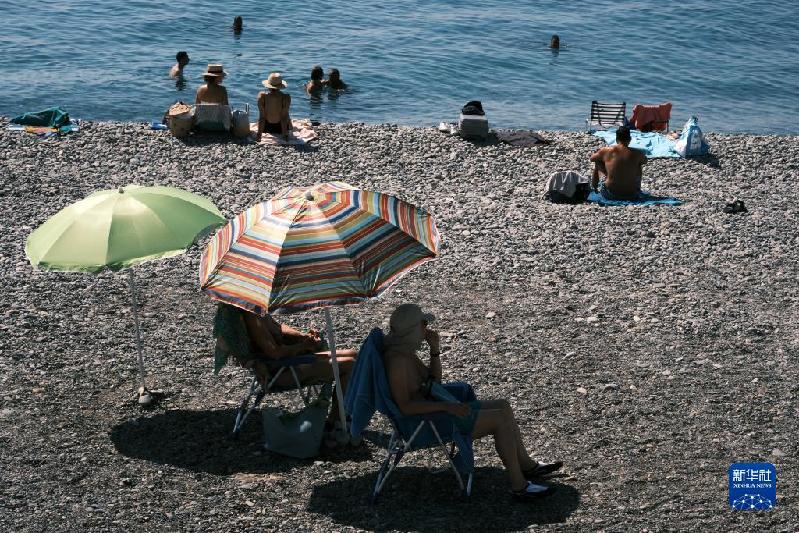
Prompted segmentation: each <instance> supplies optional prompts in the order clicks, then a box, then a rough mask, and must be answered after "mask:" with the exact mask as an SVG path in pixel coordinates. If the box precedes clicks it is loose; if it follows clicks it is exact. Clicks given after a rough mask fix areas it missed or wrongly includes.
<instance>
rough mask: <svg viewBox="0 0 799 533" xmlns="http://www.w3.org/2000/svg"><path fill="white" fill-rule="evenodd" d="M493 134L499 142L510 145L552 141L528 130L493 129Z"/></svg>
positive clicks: (521, 145)
mask: <svg viewBox="0 0 799 533" xmlns="http://www.w3.org/2000/svg"><path fill="white" fill-rule="evenodd" d="M494 134H495V135H496V136H497V140H498V141H499V142H503V143H505V144H510V145H511V146H519V147H526V146H534V145H536V144H549V143H550V142H552V141H548V140H547V139H544V138H543V137H542V136H541V135H540V134H538V133H536V132H534V131H530V130H494Z"/></svg>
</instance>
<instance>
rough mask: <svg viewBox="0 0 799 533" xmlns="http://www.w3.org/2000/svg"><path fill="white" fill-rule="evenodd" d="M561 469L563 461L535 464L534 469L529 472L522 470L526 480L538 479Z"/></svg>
mask: <svg viewBox="0 0 799 533" xmlns="http://www.w3.org/2000/svg"><path fill="white" fill-rule="evenodd" d="M561 468H563V461H555V462H552V463H536V465H535V468H531V469H530V470H522V474H523V475H524V478H525V479H527V480H531V479H538V478H540V477H542V476H546V475H547V474H551V473H552V472H557V471H558V470H560V469H561Z"/></svg>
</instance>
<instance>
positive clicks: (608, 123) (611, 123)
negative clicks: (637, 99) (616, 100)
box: [585, 100, 627, 131]
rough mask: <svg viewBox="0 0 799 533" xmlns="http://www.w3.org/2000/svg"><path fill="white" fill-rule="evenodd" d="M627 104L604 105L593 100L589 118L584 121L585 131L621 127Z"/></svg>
mask: <svg viewBox="0 0 799 533" xmlns="http://www.w3.org/2000/svg"><path fill="white" fill-rule="evenodd" d="M626 112H627V103H626V102H622V103H620V104H605V103H600V102H597V101H596V100H594V101H593V102H591V116H589V117H588V118H587V119H586V120H585V129H586V130H588V131H591V130H597V129H604V130H606V129H608V128H612V127H618V126H623V125H624V121H625V114H626Z"/></svg>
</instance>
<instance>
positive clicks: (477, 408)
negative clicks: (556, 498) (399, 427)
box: [383, 303, 563, 501]
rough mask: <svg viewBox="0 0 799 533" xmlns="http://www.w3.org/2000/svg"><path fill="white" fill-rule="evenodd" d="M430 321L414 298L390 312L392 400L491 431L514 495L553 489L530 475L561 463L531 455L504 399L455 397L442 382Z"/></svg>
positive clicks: (477, 431)
mask: <svg viewBox="0 0 799 533" xmlns="http://www.w3.org/2000/svg"><path fill="white" fill-rule="evenodd" d="M434 320H435V317H434V316H433V315H432V314H430V313H426V312H425V311H424V310H423V309H422V308H421V307H419V306H418V305H416V304H412V303H408V304H402V305H400V306H399V307H397V308H396V309H395V310H394V312H393V313H391V318H390V319H389V333H388V335H386V336H385V340H384V346H385V351H384V355H383V358H384V362H385V367H386V374H387V377H388V383H389V387H390V389H391V396H392V398H393V400H394V403H396V404H397V407H398V408H399V410H400V411H401V412H402V414H403V415H405V416H413V415H423V414H428V413H436V412H439V413H440V412H444V413H449V414H450V415H452V416H453V417H455V418H454V424H455V426H456V427H457V428H458V431H459V432H461V433H462V434H468V435H470V436H471V438H472V439H479V438H481V437H484V436H487V435H493V436H494V444H495V446H496V449H497V453H498V454H499V457H500V459H502V463H503V464H504V465H505V470H506V471H507V473H508V476H509V477H510V481H511V491H512V493H513V495H514V497H515V498H516V499H518V500H520V501H533V500H537V499H539V498H542V497H544V496H547V495H549V494H551V493H552V492H553V491H554V489H553V487H550V486H547V485H542V484H540V483H533V481H532V480H538V479H539V478H540V477H541V476H543V475H546V474H550V473H552V472H554V471H556V470H558V469H560V468H561V467H562V466H563V463H562V462H560V461H557V462H554V463H539V462H537V461H535V460H534V459H532V458H531V457H530V455H529V454H528V453H527V450H526V448H525V446H524V442H523V441H522V438H521V432H520V431H519V425H518V423H517V422H516V418H515V416H514V414H513V409H512V408H511V406H510V404H509V403H508V401H507V400H505V399H499V400H482V401H477V400H476V399H475V398H474V395H473V393H472V394H470V395H469V396H467V397H463V398H461V399H460V400H459V399H458V398H456V397H455V396H454V395H453V393H452V391H451V389H450V386H449V384H447V385H444V386H442V385H441V378H442V370H441V358H440V357H441V344H440V341H439V335H438V332H437V331H435V330H433V329H431V328H430V327H429V326H430V324H431V323H432V322H433V321H434ZM424 342H427V344H428V346H429V347H430V362H429V364H427V365H426V364H424V362H423V361H422V360H421V359H420V358H419V356H418V355H417V354H416V352H417V350H419V349H420V348H421V347H422V344H423V343H424Z"/></svg>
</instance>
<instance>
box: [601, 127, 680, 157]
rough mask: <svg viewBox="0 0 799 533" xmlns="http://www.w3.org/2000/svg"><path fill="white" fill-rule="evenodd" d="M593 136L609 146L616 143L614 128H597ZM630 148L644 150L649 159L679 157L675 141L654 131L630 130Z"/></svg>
mask: <svg viewBox="0 0 799 533" xmlns="http://www.w3.org/2000/svg"><path fill="white" fill-rule="evenodd" d="M594 136H595V137H599V138H600V139H602V140H603V141H605V142H606V143H607V144H608V145H609V146H613V145H614V144H616V130H598V131H595V132H594ZM630 137H632V140H631V141H630V148H636V149H638V150H641V151H642V152H644V154H645V155H646V156H647V157H648V158H650V159H657V158H658V157H680V154H678V153H677V150H675V148H674V147H675V145H676V144H677V143H676V142H675V141H672V140H671V139H669V138H668V137H666V136H665V135H661V134H660V133H655V132H646V133H643V132H640V131H638V130H630Z"/></svg>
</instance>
